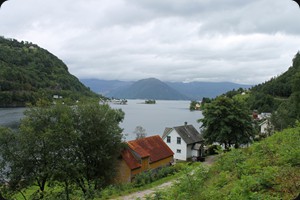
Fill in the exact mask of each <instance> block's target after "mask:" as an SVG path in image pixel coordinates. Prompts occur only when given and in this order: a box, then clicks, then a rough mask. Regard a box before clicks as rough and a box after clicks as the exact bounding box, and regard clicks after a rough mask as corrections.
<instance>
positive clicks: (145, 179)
mask: <svg viewBox="0 0 300 200" xmlns="http://www.w3.org/2000/svg"><path fill="white" fill-rule="evenodd" d="M180 170H181V167H180V166H179V167H175V166H170V167H162V168H160V169H156V170H150V171H146V172H142V173H140V174H137V175H136V176H135V178H134V184H135V186H136V187H141V186H144V185H146V184H149V183H152V182H154V181H156V180H159V179H162V178H164V177H167V176H170V175H174V174H175V173H177V172H179V171H180Z"/></svg>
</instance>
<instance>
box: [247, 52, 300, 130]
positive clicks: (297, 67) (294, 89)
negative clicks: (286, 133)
mask: <svg viewBox="0 0 300 200" xmlns="http://www.w3.org/2000/svg"><path fill="white" fill-rule="evenodd" d="M247 102H248V104H249V107H250V109H252V110H258V111H259V112H272V113H273V115H272V123H273V125H275V128H276V129H277V130H282V129H283V128H287V127H289V126H293V125H294V124H295V122H296V120H299V119H300V54H299V52H298V53H297V54H296V55H295V57H294V59H293V65H292V66H291V67H290V68H289V69H288V70H287V71H286V72H285V73H283V74H282V75H280V76H278V77H274V78H272V79H271V80H270V81H267V82H265V83H263V84H259V85H257V86H255V87H253V88H252V89H251V93H250V96H249V98H248V100H247Z"/></svg>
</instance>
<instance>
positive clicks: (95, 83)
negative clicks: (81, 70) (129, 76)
mask: <svg viewBox="0 0 300 200" xmlns="http://www.w3.org/2000/svg"><path fill="white" fill-rule="evenodd" d="M80 81H81V82H82V83H83V84H84V85H86V86H87V87H89V88H90V89H91V90H92V91H94V92H96V93H97V94H102V95H104V96H107V95H110V93H111V92H113V91H118V90H123V89H125V88H127V87H128V86H130V85H132V84H133V82H131V81H117V80H108V81H107V80H99V79H80Z"/></svg>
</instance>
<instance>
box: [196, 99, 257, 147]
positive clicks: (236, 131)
mask: <svg viewBox="0 0 300 200" xmlns="http://www.w3.org/2000/svg"><path fill="white" fill-rule="evenodd" d="M249 113H250V112H249V110H248V109H247V108H246V106H245V104H244V103H243V102H241V101H238V100H235V99H231V98H228V97H225V96H221V97H218V98H216V99H215V100H214V101H212V102H211V103H209V104H207V105H206V106H205V108H204V110H203V116H204V118H203V119H200V120H198V122H202V126H201V127H202V129H203V137H204V138H205V139H206V141H207V142H208V143H210V144H212V143H214V142H218V143H220V144H223V145H224V147H225V149H229V148H230V147H231V146H232V145H234V146H235V147H239V146H240V145H241V144H247V143H249V142H251V141H252V139H253V137H254V134H255V130H254V128H253V126H252V119H251V117H250V115H249Z"/></svg>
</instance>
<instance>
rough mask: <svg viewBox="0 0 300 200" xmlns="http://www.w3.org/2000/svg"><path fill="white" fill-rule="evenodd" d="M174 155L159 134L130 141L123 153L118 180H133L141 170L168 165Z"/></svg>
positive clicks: (124, 181)
mask: <svg viewBox="0 0 300 200" xmlns="http://www.w3.org/2000/svg"><path fill="white" fill-rule="evenodd" d="M173 155H174V153H173V151H172V150H171V149H170V148H169V147H168V145H166V143H164V141H163V140H162V139H161V137H160V136H159V135H156V136H151V137H146V138H142V139H138V140H132V141H128V142H127V147H126V148H124V149H123V151H122V153H121V158H120V163H119V171H118V175H117V178H116V182H119V183H127V182H131V181H132V180H133V179H134V177H135V176H136V175H137V174H139V173H141V172H144V171H147V170H153V169H157V168H160V167H163V166H168V165H170V164H171V163H172V162H173Z"/></svg>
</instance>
